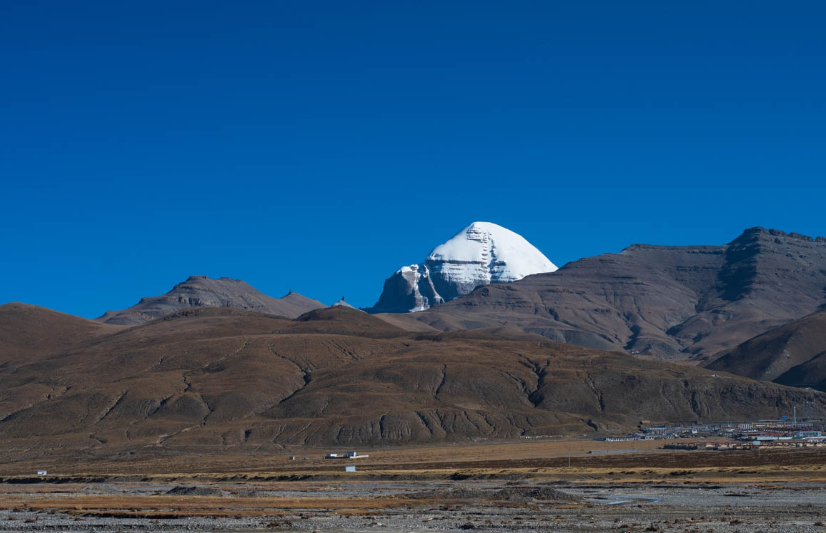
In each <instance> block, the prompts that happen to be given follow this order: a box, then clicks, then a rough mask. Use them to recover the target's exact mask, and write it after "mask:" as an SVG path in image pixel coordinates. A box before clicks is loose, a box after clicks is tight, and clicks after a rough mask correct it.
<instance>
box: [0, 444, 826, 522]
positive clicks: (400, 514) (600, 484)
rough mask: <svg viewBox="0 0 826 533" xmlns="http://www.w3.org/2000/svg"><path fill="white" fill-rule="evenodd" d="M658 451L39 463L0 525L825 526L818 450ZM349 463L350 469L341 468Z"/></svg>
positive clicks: (564, 447)
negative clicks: (41, 471)
mask: <svg viewBox="0 0 826 533" xmlns="http://www.w3.org/2000/svg"><path fill="white" fill-rule="evenodd" d="M663 444H664V441H640V442H597V441H592V440H587V439H582V440H577V439H564V440H563V439H560V440H557V439H530V440H529V439H519V440H511V441H504V442H496V443H490V442H479V443H475V444H462V445H436V446H415V447H383V448H375V449H363V450H359V452H361V453H366V454H368V455H369V457H367V458H362V459H355V460H339V459H324V458H323V457H324V455H325V453H327V452H338V451H342V450H338V449H327V448H294V449H285V450H284V451H283V453H277V454H270V453H267V454H254V453H253V454H242V455H234V454H217V455H216V454H175V453H160V454H159V453H157V452H155V453H146V454H142V453H133V454H124V455H122V456H115V457H111V456H110V457H98V458H94V457H67V458H53V459H47V458H41V459H38V460H34V461H31V460H29V461H19V462H13V463H5V464H3V465H2V467H0V477H2V478H3V483H2V484H0V491H2V492H0V502H2V504H0V508H2V509H0V530H2V531H39V530H62V531H91V530H96V531H190V530H200V531H449V530H479V531H514V530H518V531H538V530H543V531H571V532H585V531H591V532H596V531H675V532H676V531H679V532H684V531H690V532H695V531H696V532H707V531H742V532H746V531H766V532H769V531H823V530H826V526H822V524H823V523H824V521H826V495H824V494H823V491H822V490H821V487H822V486H823V483H824V481H826V450H823V449H822V448H814V449H786V450H763V451H760V452H758V451H691V452H689V451H670V450H662V449H659V448H660V447H661V446H662V445H663ZM290 457H294V458H295V459H294V460H291V459H290ZM305 457H306V458H307V459H304V458H305ZM351 464H354V465H356V467H357V471H356V472H345V471H344V467H345V465H351ZM37 470H48V474H47V475H45V476H38V475H36V472H37Z"/></svg>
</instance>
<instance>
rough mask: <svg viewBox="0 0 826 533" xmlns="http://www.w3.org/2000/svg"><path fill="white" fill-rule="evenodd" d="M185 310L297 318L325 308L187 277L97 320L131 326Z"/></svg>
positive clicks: (241, 285)
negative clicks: (236, 311)
mask: <svg viewBox="0 0 826 533" xmlns="http://www.w3.org/2000/svg"><path fill="white" fill-rule="evenodd" d="M188 307H234V308H236V309H247V310H250V311H258V312H260V313H266V314H268V315H276V316H283V317H287V318H296V317H297V316H299V315H302V314H304V313H306V312H307V311H312V310H313V309H318V308H321V307H324V304H322V303H321V302H319V301H316V300H311V299H310V298H306V297H304V296H302V295H300V294H298V293H294V292H290V293H289V294H288V295H286V296H284V297H283V298H273V297H272V296H267V295H266V294H263V293H261V292H259V291H258V290H256V289H254V288H253V287H252V286H250V285H249V284H248V283H246V282H245V281H241V280H238V279H230V278H219V279H210V278H208V277H207V276H190V277H189V279H187V280H186V281H184V282H183V283H179V284H177V285H175V287H173V289H172V290H171V291H169V292H168V293H166V294H163V295H161V296H153V297H151V298H141V300H140V302H138V303H137V304H135V305H134V306H132V307H130V308H129V309H124V310H123V311H107V312H106V314H104V315H103V316H101V317H100V318H98V319H97V320H98V321H100V322H103V323H105V324H118V325H127V326H134V325H136V324H142V323H144V322H149V321H150V320H155V319H156V318H161V317H164V316H166V315H169V314H171V313H175V312H176V311H180V310H181V309H186V308H188Z"/></svg>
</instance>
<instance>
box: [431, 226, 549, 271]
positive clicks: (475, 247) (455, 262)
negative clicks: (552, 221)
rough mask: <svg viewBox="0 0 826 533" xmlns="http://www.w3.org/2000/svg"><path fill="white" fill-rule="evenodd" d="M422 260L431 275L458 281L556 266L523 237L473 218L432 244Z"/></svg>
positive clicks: (544, 269)
mask: <svg viewBox="0 0 826 533" xmlns="http://www.w3.org/2000/svg"><path fill="white" fill-rule="evenodd" d="M425 263H427V265H428V266H429V267H430V270H431V272H432V273H433V276H434V277H442V278H444V279H445V280H446V281H454V282H459V283H465V282H474V283H475V282H476V281H483V282H484V283H481V284H487V283H507V282H511V281H516V280H519V279H522V278H524V277H525V276H529V275H531V274H539V273H544V272H554V271H555V270H557V267H556V265H554V264H553V263H552V262H551V261H550V260H549V259H548V258H547V257H545V256H544V255H543V254H542V252H540V251H539V250H537V249H536V247H535V246H533V245H532V244H531V243H529V242H528V241H527V240H525V238H524V237H522V236H521V235H519V234H517V233H514V232H512V231H511V230H509V229H507V228H503V227H502V226H499V225H497V224H494V223H492V222H474V223H473V224H471V225H469V226H468V227H466V228H464V229H463V230H462V231H460V232H459V233H457V234H456V235H454V236H453V237H452V238H451V239H450V240H448V241H447V242H446V243H444V244H440V245H439V246H437V247H436V248H434V249H433V251H432V252H430V255H428V256H427V259H426V260H425ZM437 285H438V284H437ZM478 285H480V284H479V283H476V284H475V286H478Z"/></svg>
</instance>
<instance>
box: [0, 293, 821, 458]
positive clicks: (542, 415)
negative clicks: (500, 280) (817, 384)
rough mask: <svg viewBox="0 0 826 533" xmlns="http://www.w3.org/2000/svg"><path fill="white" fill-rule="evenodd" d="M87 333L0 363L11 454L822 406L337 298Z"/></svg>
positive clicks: (605, 426)
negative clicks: (369, 310)
mask: <svg viewBox="0 0 826 533" xmlns="http://www.w3.org/2000/svg"><path fill="white" fill-rule="evenodd" d="M8 334H9V333H7V335H8ZM11 335H12V336H13V334H11ZM3 340H4V341H7V339H5V338H4V339H3ZM86 342H87V344H83V345H82V346H81V347H78V348H74V349H68V350H64V351H61V352H60V353H54V354H49V353H40V354H38V356H37V357H36V358H33V359H32V360H30V361H21V360H17V361H10V362H7V363H6V364H3V365H0V444H2V446H0V447H2V448H3V449H5V450H12V452H7V457H6V458H7V459H13V458H16V457H24V456H25V457H31V456H37V455H40V454H53V453H57V451H58V450H59V451H60V453H77V452H79V451H83V452H91V453H115V452H119V451H123V450H130V449H131V450H134V449H138V448H144V447H150V448H158V449H159V450H170V451H172V450H174V451H185V450H190V451H192V450H206V451H210V452H215V451H221V450H224V449H242V450H267V449H275V448H277V447H279V446H282V445H287V444H292V445H313V446H315V445H318V446H321V445H347V446H356V445H378V444H408V443H432V442H445V441H462V440H467V439H471V438H477V437H480V438H513V437H518V436H530V435H547V434H562V433H579V434H582V433H586V432H590V433H593V432H596V431H599V432H616V431H628V430H630V429H632V428H634V427H635V426H636V425H637V424H638V423H639V421H640V420H642V419H647V420H654V421H685V420H746V419H750V418H755V417H776V416H778V415H780V414H785V413H787V412H789V411H790V410H791V408H792V406H795V405H796V406H798V414H799V415H800V416H820V415H821V414H822V413H823V412H824V409H826V395H824V394H822V393H818V392H814V391H803V390H798V389H791V388H787V387H783V386H780V385H776V384H771V383H763V382H756V381H752V380H748V379H745V378H740V377H735V376H730V375H719V374H718V375H715V374H712V372H710V371H708V370H705V369H701V368H696V367H685V366H678V365H671V364H666V363H659V362H653V361H645V360H639V359H634V358H629V357H628V356H626V355H622V354H616V353H606V352H598V351H595V350H589V349H586V348H581V347H577V346H572V345H565V344H559V343H555V342H552V341H548V340H546V339H544V338H542V337H539V336H534V335H529V334H525V333H524V332H522V331H519V330H509V329H507V328H492V329H488V330H480V331H461V332H455V333H409V332H405V331H403V330H401V329H399V328H395V327H393V326H391V325H388V324H386V323H384V322H383V321H381V320H379V319H377V318H376V317H373V316H370V315H367V314H365V313H362V312H359V311H356V310H352V309H346V308H341V307H337V308H332V309H321V310H317V311H312V312H310V313H307V314H305V315H303V316H302V317H301V318H300V319H297V320H286V319H283V318H279V317H273V316H268V315H264V314H260V313H256V312H252V311H246V310H239V309H231V308H193V309H185V310H182V311H179V312H178V313H176V314H173V315H168V316H166V317H164V318H162V319H159V320H155V321H153V322H151V323H146V324H143V325H140V326H136V327H133V328H129V329H125V330H119V331H117V332H116V333H114V334H111V335H108V336H105V337H95V336H94V333H92V334H91V335H89V336H88V338H87V340H86Z"/></svg>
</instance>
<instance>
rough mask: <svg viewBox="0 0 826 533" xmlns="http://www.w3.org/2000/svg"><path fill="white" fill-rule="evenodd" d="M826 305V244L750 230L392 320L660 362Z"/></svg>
mask: <svg viewBox="0 0 826 533" xmlns="http://www.w3.org/2000/svg"><path fill="white" fill-rule="evenodd" d="M824 304H826V239H823V238H817V239H813V238H811V237H806V236H804V235H799V234H795V233H791V234H787V233H784V232H781V231H777V230H766V229H763V228H751V229H748V230H746V231H745V232H744V233H743V234H742V235H741V236H740V237H738V238H736V239H735V240H733V241H732V242H731V243H729V244H727V245H724V246H651V245H639V244H638V245H633V246H630V247H628V248H626V249H625V250H623V251H622V252H620V253H618V254H604V255H599V256H596V257H589V258H586V259H581V260H579V261H575V262H573V263H569V264H567V265H565V266H564V267H562V268H561V269H559V270H558V271H556V272H553V273H548V274H537V275H533V276H528V277H526V278H524V279H522V280H519V281H516V282H513V283H507V284H491V285H486V286H484V287H479V288H477V289H475V290H474V291H473V292H471V293H470V294H468V295H466V296H464V297H462V298H459V299H456V300H454V301H452V302H447V303H445V304H443V305H440V306H438V307H435V308H433V309H430V310H427V311H423V312H420V313H412V314H408V315H392V320H393V321H394V323H396V324H399V325H403V324H405V323H411V322H413V321H416V322H419V323H421V324H424V325H427V326H430V327H433V328H435V329H438V330H446V331H452V330H461V329H474V328H480V327H488V326H501V325H506V326H510V327H516V328H519V329H522V330H524V331H527V332H530V333H537V334H539V335H542V336H544V337H547V338H549V339H554V340H558V341H562V342H568V343H573V344H579V345H581V346H586V347H590V348H597V349H603V350H621V351H626V352H628V353H631V354H635V355H639V356H642V357H648V358H654V359H669V360H681V359H697V360H704V361H708V360H710V359H711V358H713V357H714V356H715V354H718V353H720V352H722V351H725V350H728V349H731V348H734V347H735V346H737V345H738V344H740V343H742V342H744V341H746V340H748V339H749V338H751V337H754V336H755V335H759V334H761V333H764V332H766V331H768V330H770V329H772V328H775V327H777V326H780V325H782V324H785V323H787V322H789V321H792V320H796V319H798V318H801V317H803V316H806V315H808V314H810V313H812V312H814V311H816V310H817V309H818V308H819V307H821V306H823V305H824Z"/></svg>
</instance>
